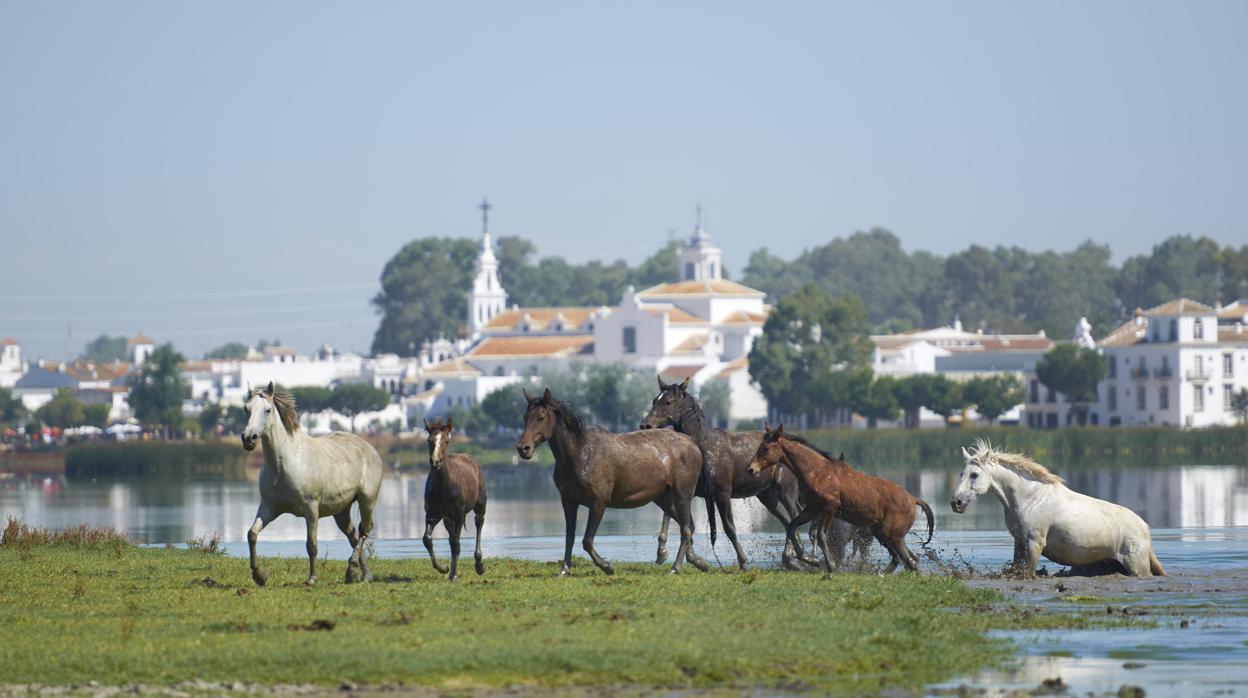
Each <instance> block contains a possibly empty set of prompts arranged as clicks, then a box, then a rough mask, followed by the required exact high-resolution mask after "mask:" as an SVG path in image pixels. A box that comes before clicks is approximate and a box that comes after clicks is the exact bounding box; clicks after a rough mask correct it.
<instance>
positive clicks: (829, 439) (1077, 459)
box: [805, 426, 1248, 470]
mask: <svg viewBox="0 0 1248 698" xmlns="http://www.w3.org/2000/svg"><path fill="white" fill-rule="evenodd" d="M805 435H806V436H807V438H809V439H810V440H811V441H813V442H814V443H816V444H818V445H819V446H820V447H822V448H823V449H824V450H826V451H828V452H830V453H833V454H839V453H840V452H841V451H844V452H845V459H846V460H847V461H848V462H849V463H851V464H854V465H861V466H864V467H872V468H877V467H898V468H910V467H925V468H960V467H961V466H962V447H963V446H970V445H971V444H973V443H974V442H975V439H977V438H984V439H988V440H989V441H991V442H992V443H993V444H994V445H996V446H999V447H1002V448H1005V449H1007V450H1010V451H1022V452H1024V453H1026V454H1027V455H1029V456H1031V457H1032V458H1033V459H1035V460H1036V461H1038V462H1040V463H1043V464H1046V465H1053V466H1054V468H1055V469H1060V470H1071V469H1079V468H1085V467H1086V468H1095V467H1102V466H1114V465H1124V466H1172V465H1245V464H1248V428H1246V427H1242V426H1239V427H1223V428H1214V429H1187V430H1183V429H1174V428H1161V427H1157V428H1136V427H1132V428H1115V429H1109V428H1104V427H1101V428H1084V429H1053V430H1036V429H1026V428H1018V427H998V428H992V429H921V430H920V429H914V430H900V429H868V430H857V431H853V430H811V431H808V432H805Z"/></svg>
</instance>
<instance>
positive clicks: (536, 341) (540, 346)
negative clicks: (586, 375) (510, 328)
mask: <svg viewBox="0 0 1248 698" xmlns="http://www.w3.org/2000/svg"><path fill="white" fill-rule="evenodd" d="M593 345H594V338H593V336H592V335H566V336H564V335H552V336H546V337H526V336H520V337H486V338H485V339H484V340H482V341H481V343H480V344H478V345H477V346H475V347H473V349H472V351H470V352H468V356H467V358H468V359H486V358H502V357H514V356H541V357H555V356H571V355H573V354H587V353H590V352H591V351H593Z"/></svg>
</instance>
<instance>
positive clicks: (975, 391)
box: [962, 374, 1024, 424]
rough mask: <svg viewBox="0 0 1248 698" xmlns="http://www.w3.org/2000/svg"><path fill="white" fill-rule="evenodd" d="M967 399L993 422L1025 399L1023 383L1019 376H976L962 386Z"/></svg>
mask: <svg viewBox="0 0 1248 698" xmlns="http://www.w3.org/2000/svg"><path fill="white" fill-rule="evenodd" d="M962 393H963V395H964V396H965V398H966V401H967V402H968V403H970V404H973V405H975V411H977V412H979V414H980V415H981V416H983V417H984V418H985V419H987V420H988V422H989V423H990V424H991V423H992V422H995V421H997V419H998V418H999V417H1000V416H1001V415H1002V414H1005V413H1006V412H1008V411H1009V410H1010V409H1011V408H1013V407H1014V406H1015V405H1017V404H1018V403H1020V402H1022V401H1023V397H1024V396H1023V384H1022V381H1020V380H1018V377H1017V376H1014V375H1009V374H998V375H993V376H976V377H975V378H972V379H970V380H969V381H967V382H966V383H965V384H964V385H963V386H962Z"/></svg>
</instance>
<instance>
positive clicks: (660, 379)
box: [654, 373, 667, 393]
mask: <svg viewBox="0 0 1248 698" xmlns="http://www.w3.org/2000/svg"><path fill="white" fill-rule="evenodd" d="M654 378H655V380H657V381H658V382H659V392H660V393H661V392H663V391H664V390H667V384H666V383H664V382H663V375H662V374H658V373H656V374H655V376H654Z"/></svg>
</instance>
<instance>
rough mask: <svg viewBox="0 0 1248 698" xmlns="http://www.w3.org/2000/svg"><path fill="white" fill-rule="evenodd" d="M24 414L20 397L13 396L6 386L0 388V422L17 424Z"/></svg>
mask: <svg viewBox="0 0 1248 698" xmlns="http://www.w3.org/2000/svg"><path fill="white" fill-rule="evenodd" d="M25 414H26V408H25V407H24V406H23V405H22V400H21V398H18V397H14V396H13V391H12V390H9V389H8V388H0V424H17V422H18V420H20V419H21V418H22V417H23V416H24V415H25Z"/></svg>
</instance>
